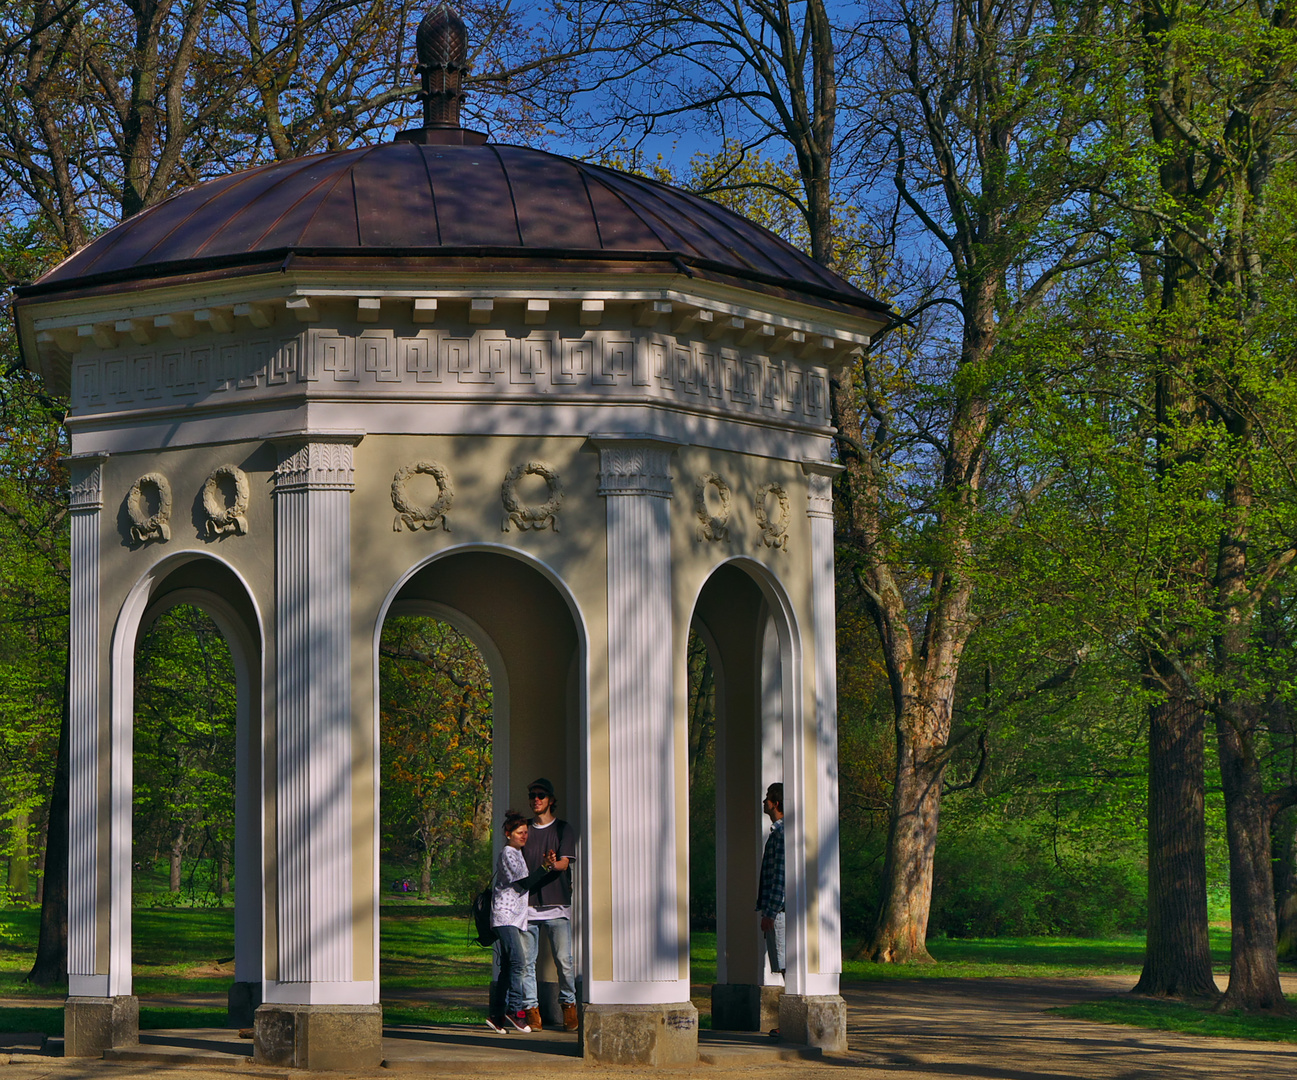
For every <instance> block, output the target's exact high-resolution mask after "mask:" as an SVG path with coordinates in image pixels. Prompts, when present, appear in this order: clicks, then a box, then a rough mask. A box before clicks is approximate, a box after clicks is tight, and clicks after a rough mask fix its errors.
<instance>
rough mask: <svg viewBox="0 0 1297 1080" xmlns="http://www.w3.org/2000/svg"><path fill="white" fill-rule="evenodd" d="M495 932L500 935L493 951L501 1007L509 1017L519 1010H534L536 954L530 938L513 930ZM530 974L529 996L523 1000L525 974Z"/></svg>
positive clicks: (499, 927) (524, 996)
mask: <svg viewBox="0 0 1297 1080" xmlns="http://www.w3.org/2000/svg"><path fill="white" fill-rule="evenodd" d="M495 932H496V933H497V934H499V935H500V940H499V941H497V942H496V948H497V949H498V950H499V953H498V956H499V960H500V977H499V982H500V984H501V985H502V986H504V987H506V989H505V992H504V1007H505V1009H506V1010H508V1011H509V1012H511V1013H516V1012H517V1011H518V1010H519V1009H534V1008H535V1007H536V990H535V986H536V978H535V974H534V972H535V971H536V953H535V949H534V947H533V944H532V938H531V935H530V934H528V933H527V931H525V930H519V929H518V928H517V927H516V926H497V927H496V928H495ZM528 971H531V972H533V975H532V996H531V998H530V999H528V998H527V994H526V980H527V972H528Z"/></svg>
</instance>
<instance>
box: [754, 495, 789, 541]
mask: <svg viewBox="0 0 1297 1080" xmlns="http://www.w3.org/2000/svg"><path fill="white" fill-rule="evenodd" d="M771 495H773V496H774V497H775V498H776V499H778V500H779V520H778V521H771V520H770V514H769V513H768V511H767V510H766V506H767V504H768V503H769V501H770V496H771ZM752 509H753V511H754V512H755V513H756V516H757V528H759V529H760V530H761V542H762V543H763V544H765V545H766V547H772V548H779V549H780V550H781V551H787V550H788V526H789V525H790V524H791V523H792V520H793V513H792V509H791V508H790V507H789V505H788V492H786V491H785V490H784V489H783V488H782V487H780V486H779V485H778V484H762V485H761V487H759V488H757V495H756V498H755V499H753V500H752Z"/></svg>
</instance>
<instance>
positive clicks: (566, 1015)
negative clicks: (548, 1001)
mask: <svg viewBox="0 0 1297 1080" xmlns="http://www.w3.org/2000/svg"><path fill="white" fill-rule="evenodd" d="M580 1026H581V1025H580V1024H579V1023H578V1022H577V1018H576V1005H575V1004H573V1005H564V1006H563V1030H564V1031H576V1030H577V1028H579V1027H580Z"/></svg>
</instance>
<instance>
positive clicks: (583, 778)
mask: <svg viewBox="0 0 1297 1080" xmlns="http://www.w3.org/2000/svg"><path fill="white" fill-rule="evenodd" d="M468 554H488V555H504V556H507V557H508V558H510V559H514V560H516V561H518V562H520V563H522V564H523V565H524V566H528V567H530V568H531V569H533V570H535V571H536V572H537V573H539V574H540V575H541V577H543V578H544V579H545V580H546V581H548V582H549V583H550V584H551V585H552V586H553V587H554V589H555V590H556V591H557V592H558V595H559V596H560V597H561V598H562V600H563V603H564V604H566V605H567V609H568V613H569V614H570V615H571V616H572V624H573V626H574V628H575V630H576V636H577V649H576V652H577V664H578V667H579V672H580V675H579V679H578V691H579V700H578V702H577V729H578V742H579V743H580V748H581V757H580V769H581V772H580V776H579V777H578V783H579V784H580V787H581V792H582V805H581V821H580V824H579V826H578V828H579V832H580V836H581V838H582V848H583V850H589V847H588V845H589V840H590V836H591V835H592V832H591V821H590V800H591V787H590V660H589V657H590V646H589V642H590V626H589V623H588V622H587V621H586V617H585V613H584V612H583V611H582V610H581V605H580V604H578V603H577V600H576V597H575V596H573V595H572V591H571V590H570V589H569V588H568V587H567V583H566V582H565V581H564V580H563V577H562V575H561V574H559V573H558V571H556V570H555V569H554V568H553V567H552V566H550V565H549V563H547V562H545V561H544V560H543V559H538V558H536V557H535V556H534V555H531V554H529V553H527V552H525V551H520V550H519V549H517V548H515V547H510V546H509V545H508V544H492V543H467V544H456V545H453V546H451V547H447V548H445V549H443V550H441V551H437V552H434V553H433V554H431V555H428V556H427V557H425V558H423V559H420V560H419V561H418V562H416V563H414V564H413V565H412V566H410V567H409V568H408V569H407V570H406V571H405V572H404V573H403V574H402V575H401V576H400V577H399V578H398V579H397V580H396V581H395V582H394V583H393V585H392V587H391V588H390V589H389V590H388V592H387V595H386V596H385V597H383V602H382V603H381V604H380V605H379V608H378V614H377V617H376V618H375V620H374V628H373V642H374V647H373V685H374V711H373V716H374V739H375V743H376V745H375V748H374V777H373V789H374V830H375V837H374V888H375V893H374V895H375V896H376V897H377V896H381V895H382V894H381V891H380V882H379V848H380V846H381V845H380V844H379V841H378V836H377V831H378V828H379V805H378V803H379V798H380V793H379V787H380V783H379V780H380V778H379V775H378V773H379V769H380V761H381V758H380V748H379V747H378V746H377V741H378V738H379V725H378V717H379V681H378V658H379V645H380V641H381V639H382V636H383V624H384V623H385V622H386V621H387V618H388V616H389V615H392V614H407V613H408V614H422V613H429V614H432V615H434V617H436V618H439V619H442V618H444V619H445V620H446V622H448V623H450V624H451V625H452V626H454V627H456V629H458V630H460V631H461V632H462V633H465V634H467V635H468V636H469V637H470V638H472V639H473V642H474V644H476V645H477V647H478V648H479V649H481V650H482V655H483V656H484V657H485V659H486V662H487V668H488V670H489V671H490V672H491V689H492V694H493V695H496V700H495V702H494V705H495V708H496V709H497V710H498V711H497V712H496V713H495V714H494V716H493V718H492V727H493V732H494V734H493V738H492V749H491V768H492V771H493V772H494V773H495V778H494V781H493V788H494V790H495V791H498V792H507V791H508V790H509V789H508V786H507V785H508V781H509V766H508V761H509V753H508V726H509V722H508V716H509V710H508V695H509V680H508V672H507V670H506V669H505V665H504V658H503V656H502V655H501V653H500V651H499V649H498V648H497V647H496V645H495V642H493V641H492V640H491V637H490V635H488V634H487V633H486V631H485V630H483V629H482V627H481V626H480V625H479V624H478V623H477V622H476V621H474V620H473V619H471V618H469V617H468V616H467V615H465V614H464V613H463V612H462V611H460V610H459V609H457V608H451V607H449V606H448V605H444V604H440V603H436V602H433V601H423V600H409V601H405V600H398V599H397V597H398V596H399V595H400V593H401V590H402V589H404V588H405V586H406V585H408V584H409V583H410V582H411V581H412V580H413V579H414V578H415V577H416V576H417V575H418V574H420V573H421V572H422V571H424V570H426V569H427V568H428V567H430V566H433V565H434V564H436V563H438V562H441V561H443V560H445V559H448V558H450V557H452V556H454V555H468ZM419 609H422V610H419ZM497 671H498V672H499V673H500V674H499V676H498V678H497V674H496V673H497ZM501 690H503V693H504V697H505V701H504V707H503V708H502V709H501V707H500V705H499V698H498V695H499V693H500V691H501ZM501 713H502V714H503V716H504V718H505V723H504V732H503V738H500V737H499V736H500V732H499V730H498V729H497V728H496V727H495V725H496V723H497V722H498V718H499V716H500V715H501ZM502 747H503V753H502V752H501V748H502ZM501 759H503V762H504V771H503V777H504V783H503V784H501V783H500V782H499V778H500V775H501V774H500V773H499V772H496V771H495V770H497V769H498V766H497V764H496V762H497V761H500V760H501ZM492 816H493V818H494V817H495V815H494V814H493V815H492ZM493 825H494V821H493ZM498 843H499V840H498V838H497V837H496V835H495V829H494V828H492V835H491V844H492V850H493V851H494V850H495V847H496V845H497V844H498ZM577 873H578V875H579V881H578V882H577V889H576V891H575V896H574V901H573V902H574V904H575V905H576V908H575V910H574V911H573V916H574V922H575V924H576V925H575V927H574V931H575V932H576V933H579V934H580V940H579V941H574V942H573V951H574V953H575V956H576V962H577V965H578V967H577V970H578V971H579V970H581V964H582V957H588V956H590V955H591V953H590V949H591V936H590V935H591V928H590V924H591V921H592V920H591V918H590V910H589V903H590V900H589V898H590V896H591V895H592V893H591V878H590V860H589V859H588V858H580V859H578V860H577ZM378 933H379V926H378V920H375V923H374V971H375V984H377V979H378V957H379V943H378ZM583 985H584V986H585V987H586V993H587V999H588V1000H594V999H593V998H590V997H589V986H590V980H589V979H588V978H587V979H586V980H585V981H584V983H583Z"/></svg>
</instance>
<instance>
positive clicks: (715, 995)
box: [689, 562, 793, 1031]
mask: <svg viewBox="0 0 1297 1080" xmlns="http://www.w3.org/2000/svg"><path fill="white" fill-rule="evenodd" d="M763 586H764V587H763ZM768 590H769V584H768V583H763V582H761V581H759V580H758V578H757V577H755V576H754V574H753V573H751V572H749V570H748V569H747V568H745V566H744V565H743V564H742V563H739V562H729V563H725V564H723V565H722V566H720V567H718V568H717V569H716V570H715V571H713V572H712V574H711V575H710V576H709V577H708V579H707V581H706V583H705V584H704V585H703V588H702V590H701V591H700V592H699V594H698V599H697V602H696V603H695V606H694V612H693V619H692V622H691V628H690V643H689V676H690V686H689V690H690V712H691V715H690V736H691V738H690V781H691V783H690V800H691V802H690V808H689V811H690V821H691V823H693V824H692V829H693V830H694V831H695V832H698V833H699V835H698V836H697V844H696V847H695V845H694V842H693V840H694V838H693V837H691V847H690V862H691V874H690V878H691V886H693V885H695V884H696V885H699V886H701V888H702V893H701V895H700V896H698V897H697V898H696V899H695V897H694V896H693V894H692V891H691V896H690V907H691V916H692V919H693V921H694V922H695V925H699V926H702V925H705V923H706V922H707V921H709V920H708V919H707V915H708V914H709V910H708V909H709V907H710V910H711V911H714V916H712V918H714V924H715V933H716V975H715V982H714V983H713V991H712V1026H713V1027H714V1028H717V1029H727V1030H740V1031H752V1030H767V1031H768V1030H771V1029H773V1028H777V1027H778V1026H779V1018H778V1002H779V994H780V993H781V991H782V987H783V978H782V976H781V975H780V974H778V973H777V972H775V971H773V970H772V967H771V964H770V962H769V960H768V957H767V950H766V945H765V941H764V937H763V934H762V932H761V929H760V920H759V916H758V913H757V912H756V911H755V901H756V897H757V885H758V878H759V874H760V866H761V855H762V850H763V847H764V844H765V840H766V836H767V833H768V830H769V826H770V821H769V820H768V819H767V818H766V817H765V815H764V814H763V812H762V797H763V795H764V793H765V790H766V788H767V787H768V786H769V785H770V784H772V783H776V782H780V783H782V782H783V781H784V767H783V747H784V731H785V720H786V718H788V717H790V716H791V712H792V709H793V696H792V695H793V688H792V683H793V680H792V679H791V678H789V677H788V675H787V673H788V672H789V671H790V670H791V652H792V642H793V635H792V631H791V628H790V627H789V625H788V622H787V619H786V616H785V614H784V607H783V605H781V604H779V603H778V602H777V598H776V597H775V596H774V595H773V592H768ZM709 682H710V684H711V685H710V689H709V688H708V683H709ZM706 695H710V698H711V704H710V711H711V717H710V722H711V724H712V726H713V730H712V732H711V734H710V737H709V736H708V734H707V732H706V724H707V721H708V718H707V716H706V715H705V714H706V712H707V702H706V700H705V696H706ZM695 710H696V711H697V713H698V714H699V715H697V716H695ZM695 727H697V728H699V735H700V738H699V739H698V740H697V747H695V740H694V733H695V732H694V728H695ZM709 743H710V747H709V746H708V744H709ZM696 750H697V753H696V752H695V751H696ZM704 829H705V830H707V832H709V833H710V835H709V836H704V835H701V830H704ZM696 859H698V860H711V864H712V865H711V866H710V867H702V866H700V867H697V868H696V869H695V868H694V867H693V866H692V864H693V863H694V861H695V860H696ZM712 867H714V873H713V872H711V870H712ZM709 883H714V885H713V886H712V889H711V891H709V890H708V885H709ZM785 947H787V946H785Z"/></svg>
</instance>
